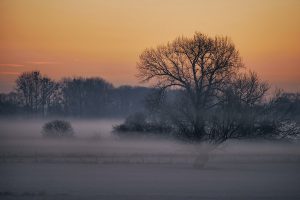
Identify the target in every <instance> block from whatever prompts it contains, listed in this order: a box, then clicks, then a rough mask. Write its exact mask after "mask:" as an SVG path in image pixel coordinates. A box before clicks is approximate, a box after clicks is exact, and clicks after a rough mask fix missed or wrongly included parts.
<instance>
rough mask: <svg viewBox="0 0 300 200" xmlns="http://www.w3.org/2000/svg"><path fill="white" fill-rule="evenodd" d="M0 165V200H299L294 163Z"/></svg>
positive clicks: (297, 168) (297, 179) (297, 176)
mask: <svg viewBox="0 0 300 200" xmlns="http://www.w3.org/2000/svg"><path fill="white" fill-rule="evenodd" d="M219 164H220V163H217V162H215V163H212V164H208V165H207V166H206V167H205V168H203V169H195V168H193V167H192V166H190V165H185V164H172V165H170V164H46V163H40V164H28V163H27V164H20V163H19V164H18V163H16V164H1V165H0V171H1V179H0V188H1V193H0V199H108V200H109V199H122V200H123V199H137V200H143V199H149V200H151V199H170V200H176V199H178V200H179V199H180V200H182V199H300V190H299V185H300V174H299V169H300V165H299V163H256V164H249V163H246V164H245V163H244V164H243V163H235V164H230V163H227V164H225V163H223V164H222V165H221V166H219Z"/></svg>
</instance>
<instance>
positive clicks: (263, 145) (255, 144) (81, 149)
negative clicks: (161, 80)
mask: <svg viewBox="0 0 300 200" xmlns="http://www.w3.org/2000/svg"><path fill="white" fill-rule="evenodd" d="M47 121H49V120H18V119H16V120H3V119H2V120H1V121H0V151H1V153H2V156H3V155H4V156H7V155H8V156H9V155H32V154H35V155H48V154H51V155H82V156H84V155H89V156H92V155H94V156H101V155H106V156H107V155H110V156H112V155H115V156H120V155H137V154H139V155H141V156H142V155H159V156H163V155H165V156H167V155H169V156H176V155H182V156H189V155H197V154H206V153H208V152H209V154H210V156H211V157H213V156H218V155H219V157H220V155H222V156H221V157H223V158H224V156H225V157H226V156H227V157H228V156H233V155H234V156H235V159H237V156H238V155H243V156H246V155H247V159H248V158H249V156H251V155H252V156H256V159H258V156H260V157H262V156H271V155H272V156H276V157H277V159H278V158H279V157H280V156H281V157H282V159H285V158H287V157H288V156H294V158H293V159H296V158H299V155H300V145H299V143H298V142H296V141H294V142H288V143H287V142H281V143H279V142H275V141H273V142H271V141H245V140H244V141H239V140H231V141H227V142H225V143H224V144H221V145H219V146H211V145H207V144H202V145H199V144H188V143H184V142H180V141H177V140H172V139H167V138H157V137H140V138H124V137H121V138H120V137H118V136H117V135H116V134H114V133H112V127H113V126H114V125H117V124H119V123H121V122H122V120H121V119H102V120H92V119H86V120H78V119H68V121H70V122H71V125H72V126H73V129H74V131H75V137H74V138H71V139H49V138H44V137H43V136H42V134H41V130H42V127H43V125H44V124H45V122H47ZM240 157H241V159H243V158H242V156H240ZM219 159H221V158H219ZM247 159H246V160H247Z"/></svg>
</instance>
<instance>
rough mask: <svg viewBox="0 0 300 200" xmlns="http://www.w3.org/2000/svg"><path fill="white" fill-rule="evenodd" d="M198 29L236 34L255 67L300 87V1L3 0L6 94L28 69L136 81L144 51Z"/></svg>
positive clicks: (0, 87) (279, 83)
mask: <svg viewBox="0 0 300 200" xmlns="http://www.w3.org/2000/svg"><path fill="white" fill-rule="evenodd" d="M195 31H200V32H203V33H205V34H208V35H210V36H215V35H226V36H229V37H230V38H231V39H232V40H233V42H234V43H235V45H236V47H237V49H239V51H240V53H241V56H242V57H243V60H244V63H245V65H246V66H247V67H248V68H249V69H251V70H254V71H256V72H257V73H258V74H259V75H260V77H261V78H262V79H264V80H267V81H269V82H270V83H271V84H272V85H273V86H274V87H279V88H283V89H286V90H290V91H300V1H298V0H251V1H250V0H248V1H243V0H228V1H223V0H212V1H202V0H198V1H197V0H109V1H108V0H85V1H79V0H43V1H40V0H26V1H22V0H1V1H0V92H8V91H11V90H12V89H13V87H14V80H15V79H16V77H17V76H18V75H19V74H20V73H22V72H23V71H29V70H40V71H41V72H42V73H43V74H47V75H48V76H50V77H52V78H54V79H56V80H59V79H61V78H62V77H66V76H88V77H91V76H100V77H102V78H104V79H106V80H108V81H110V82H112V83H113V84H115V85H120V84H131V85H137V84H140V83H139V82H138V80H137V78H136V77H135V74H136V73H137V71H136V62H137V61H138V56H139V54H140V53H141V52H142V51H143V50H144V49H145V48H148V47H155V46H157V45H160V44H165V43H167V42H168V41H172V40H173V39H175V38H176V37H177V36H182V35H184V36H192V35H193V34H194V32H195Z"/></svg>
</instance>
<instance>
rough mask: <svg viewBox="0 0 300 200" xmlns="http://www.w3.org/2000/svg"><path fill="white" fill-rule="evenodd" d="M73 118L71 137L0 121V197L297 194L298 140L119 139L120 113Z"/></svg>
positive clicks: (38, 126) (299, 181) (275, 196)
mask: <svg viewBox="0 0 300 200" xmlns="http://www.w3.org/2000/svg"><path fill="white" fill-rule="evenodd" d="M70 121H71V123H72V125H73V127H74V129H75V132H76V137H75V138H74V139H70V140H53V139H45V138H42V136H41V134H40V130H41V127H42V125H43V124H44V121H43V120H40V121H37V120H26V121H21V120H1V121H0V131H1V132H0V177H1V178H0V199H122V200H123V199H138V200H143V199H149V200H150V199H151V200H152V199H171V200H174V199H175V200H177V199H180V200H182V199H300V190H299V186H300V173H299V170H300V146H299V143H297V142H294V143H278V142H267V141H228V142H226V143H225V144H223V145H221V146H218V147H213V146H210V145H196V144H186V143H181V142H178V141H173V140H167V139H159V138H153V137H152V138H135V139H133V138H131V139H124V138H123V139H122V138H118V137H116V136H115V135H113V134H111V127H112V125H114V124H117V123H119V122H120V120H70Z"/></svg>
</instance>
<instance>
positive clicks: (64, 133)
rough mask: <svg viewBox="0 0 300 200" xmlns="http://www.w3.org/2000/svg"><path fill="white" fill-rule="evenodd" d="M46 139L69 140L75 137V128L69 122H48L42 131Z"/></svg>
mask: <svg viewBox="0 0 300 200" xmlns="http://www.w3.org/2000/svg"><path fill="white" fill-rule="evenodd" d="M42 134H43V136H44V137H51V138H62V137H64V138H68V137H72V136H73V135H74V131H73V128H72V126H71V124H70V122H68V121H63V120H54V121H51V122H47V123H46V124H45V125H44V126H43V129H42Z"/></svg>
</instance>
